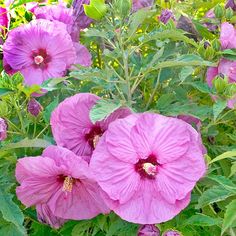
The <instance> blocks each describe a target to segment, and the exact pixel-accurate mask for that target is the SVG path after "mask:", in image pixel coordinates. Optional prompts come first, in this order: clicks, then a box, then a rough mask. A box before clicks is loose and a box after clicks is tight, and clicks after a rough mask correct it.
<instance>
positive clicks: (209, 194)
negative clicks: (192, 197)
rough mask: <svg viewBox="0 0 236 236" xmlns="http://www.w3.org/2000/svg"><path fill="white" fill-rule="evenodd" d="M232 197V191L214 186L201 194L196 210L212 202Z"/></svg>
mask: <svg viewBox="0 0 236 236" xmlns="http://www.w3.org/2000/svg"><path fill="white" fill-rule="evenodd" d="M233 195H235V193H234V192H233V191H230V190H228V189H225V188H224V187H222V186H214V187H212V188H209V189H208V190H206V191H205V192H203V194H202V195H201V196H200V197H199V199H198V205H197V208H201V207H204V206H207V205H209V204H212V203H214V202H220V201H223V200H225V199H226V198H228V197H231V196H233Z"/></svg>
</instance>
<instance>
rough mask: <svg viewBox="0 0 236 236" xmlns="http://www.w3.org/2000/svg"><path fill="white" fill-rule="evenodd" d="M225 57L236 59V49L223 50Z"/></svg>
mask: <svg viewBox="0 0 236 236" xmlns="http://www.w3.org/2000/svg"><path fill="white" fill-rule="evenodd" d="M221 54H222V55H223V57H225V58H227V59H229V60H236V50H235V49H226V50H224V51H222V52H221Z"/></svg>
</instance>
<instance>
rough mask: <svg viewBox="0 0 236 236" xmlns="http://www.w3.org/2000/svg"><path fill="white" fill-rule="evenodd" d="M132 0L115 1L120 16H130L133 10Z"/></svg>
mask: <svg viewBox="0 0 236 236" xmlns="http://www.w3.org/2000/svg"><path fill="white" fill-rule="evenodd" d="M131 5H132V3H131V0H115V1H114V7H115V9H116V10H117V12H118V14H119V16H121V18H124V17H126V16H128V14H129V13H130V10H131Z"/></svg>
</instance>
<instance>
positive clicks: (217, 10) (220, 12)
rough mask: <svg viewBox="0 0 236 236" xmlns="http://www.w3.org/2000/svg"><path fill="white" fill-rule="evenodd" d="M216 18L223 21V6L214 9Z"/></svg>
mask: <svg viewBox="0 0 236 236" xmlns="http://www.w3.org/2000/svg"><path fill="white" fill-rule="evenodd" d="M214 13H215V16H216V18H219V19H221V18H222V17H223V16H224V8H223V7H222V6H221V5H219V4H218V5H216V6H215V8H214Z"/></svg>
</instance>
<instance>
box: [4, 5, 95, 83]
mask: <svg viewBox="0 0 236 236" xmlns="http://www.w3.org/2000/svg"><path fill="white" fill-rule="evenodd" d="M33 12H34V15H35V17H36V20H33V21H31V22H30V23H28V24H26V25H22V26H19V27H17V28H15V29H13V30H11V31H10V32H9V34H8V38H7V40H6V42H5V43H4V45H3V56H4V59H3V60H4V67H5V70H6V71H7V72H8V73H10V74H12V73H15V72H17V71H20V72H21V73H22V74H23V76H24V78H25V84H26V85H30V86H31V85H34V84H38V85H40V84H42V83H43V82H44V81H45V80H48V79H50V78H57V77H62V76H64V75H65V74H66V72H67V70H68V69H70V68H71V66H72V65H73V64H80V65H82V66H86V67H87V66H90V65H91V55H90V53H89V51H88V49H87V48H86V47H85V46H83V45H81V44H80V43H79V42H78V40H79V38H78V37H77V35H78V34H79V31H80V28H78V27H77V28H76V27H74V25H75V24H76V22H77V21H76V20H75V18H76V17H77V18H78V17H80V15H81V14H82V13H81V12H79V13H77V12H76V13H74V12H75V10H73V8H66V7H65V6H63V5H58V6H44V7H36V8H35V9H34V11H33ZM75 14H78V15H75ZM75 30H77V31H76V32H75ZM75 35H76V36H75ZM62 45H63V46H62Z"/></svg>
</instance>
